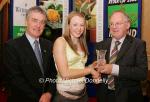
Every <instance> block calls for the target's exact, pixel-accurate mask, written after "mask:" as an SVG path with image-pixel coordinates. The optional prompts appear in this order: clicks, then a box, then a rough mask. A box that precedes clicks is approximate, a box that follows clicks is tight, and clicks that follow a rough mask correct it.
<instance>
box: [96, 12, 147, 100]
mask: <svg viewBox="0 0 150 102" xmlns="http://www.w3.org/2000/svg"><path fill="white" fill-rule="evenodd" d="M129 28H130V20H129V17H128V16H127V15H126V14H125V13H124V12H122V11H115V12H113V14H112V16H111V17H110V33H111V35H112V38H108V39H106V40H104V41H101V42H99V43H98V44H97V47H96V49H97V50H100V49H104V50H107V52H106V56H105V57H106V63H100V64H101V65H100V66H99V68H98V70H99V72H100V73H101V78H102V83H99V84H98V85H97V86H98V87H97V99H98V102H143V99H142V91H141V85H140V82H141V81H142V80H144V79H146V77H147V70H148V65H147V54H146V43H145V42H144V41H142V40H140V39H137V38H133V37H131V36H129V35H128V30H129Z"/></svg>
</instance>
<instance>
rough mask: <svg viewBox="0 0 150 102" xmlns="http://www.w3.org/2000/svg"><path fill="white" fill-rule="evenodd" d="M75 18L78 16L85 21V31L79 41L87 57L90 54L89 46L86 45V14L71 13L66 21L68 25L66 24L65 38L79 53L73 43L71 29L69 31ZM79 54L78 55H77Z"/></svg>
mask: <svg viewBox="0 0 150 102" xmlns="http://www.w3.org/2000/svg"><path fill="white" fill-rule="evenodd" d="M74 16H78V17H81V18H83V19H84V26H85V29H84V31H83V34H82V35H81V36H80V38H79V41H80V44H81V47H82V48H83V50H84V52H85V55H87V54H88V48H87V44H86V21H85V16H84V14H82V13H80V12H76V11H72V12H71V13H69V15H68V18H67V20H66V22H65V23H66V24H65V30H64V33H63V35H62V36H63V37H64V38H65V40H66V41H67V42H68V44H69V45H70V47H71V48H72V49H73V50H74V51H75V52H76V53H77V49H76V47H75V46H74V44H73V41H72V40H71V35H70V29H69V25H70V21H71V19H72V18H73V17H74ZM77 54H78V53H77Z"/></svg>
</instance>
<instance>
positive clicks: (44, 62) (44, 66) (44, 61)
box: [40, 39, 50, 73]
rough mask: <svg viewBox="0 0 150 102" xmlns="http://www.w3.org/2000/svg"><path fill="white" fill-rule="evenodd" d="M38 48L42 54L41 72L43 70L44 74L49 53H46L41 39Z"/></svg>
mask: <svg viewBox="0 0 150 102" xmlns="http://www.w3.org/2000/svg"><path fill="white" fill-rule="evenodd" d="M40 47H41V54H42V58H43V70H44V73H45V71H46V68H47V60H48V59H47V57H46V56H47V53H50V52H48V51H47V48H45V45H44V42H43V40H42V39H40Z"/></svg>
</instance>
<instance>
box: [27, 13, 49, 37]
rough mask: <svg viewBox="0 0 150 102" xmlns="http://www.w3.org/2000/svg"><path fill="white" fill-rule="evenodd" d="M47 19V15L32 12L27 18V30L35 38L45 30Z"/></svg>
mask: <svg viewBox="0 0 150 102" xmlns="http://www.w3.org/2000/svg"><path fill="white" fill-rule="evenodd" d="M45 21H46V17H45V15H43V14H41V13H39V12H31V13H30V14H29V16H28V17H27V19H26V25H27V31H26V32H27V33H28V34H29V35H30V36H32V37H34V38H38V37H39V36H40V35H41V34H42V32H43V30H44V27H45Z"/></svg>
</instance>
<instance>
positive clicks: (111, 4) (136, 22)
mask: <svg viewBox="0 0 150 102" xmlns="http://www.w3.org/2000/svg"><path fill="white" fill-rule="evenodd" d="M104 3H105V4H104V5H105V6H104V7H105V8H104V9H105V18H106V19H105V23H104V27H105V33H104V37H105V38H107V37H111V34H110V33H109V26H108V25H109V24H108V23H109V17H110V15H111V14H112V12H113V11H116V10H122V11H124V12H125V13H127V14H128V15H129V17H130V20H131V27H130V30H129V35H131V36H133V37H137V38H140V37H141V5H142V1H141V0H106V1H105V2H104Z"/></svg>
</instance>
